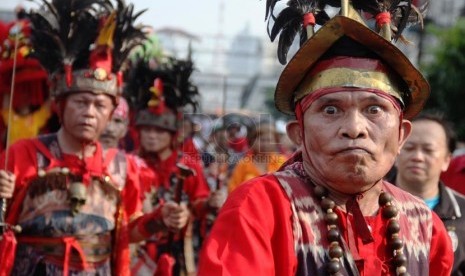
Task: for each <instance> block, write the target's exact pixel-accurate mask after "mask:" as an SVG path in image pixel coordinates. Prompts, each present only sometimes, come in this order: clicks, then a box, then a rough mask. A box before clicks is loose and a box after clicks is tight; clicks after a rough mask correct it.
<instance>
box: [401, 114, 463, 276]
mask: <svg viewBox="0 0 465 276" xmlns="http://www.w3.org/2000/svg"><path fill="white" fill-rule="evenodd" d="M455 147H456V136H455V133H454V131H453V129H452V127H451V125H450V124H449V122H447V121H446V120H444V119H443V118H442V116H440V115H437V114H429V113H424V114H420V115H419V116H416V117H415V118H414V119H412V134H411V135H410V136H409V138H408V139H407V141H406V142H405V145H404V146H403V147H402V150H401V151H400V154H399V156H398V157H397V160H396V168H397V175H396V176H394V179H393V180H394V181H392V183H394V184H395V185H396V186H398V187H399V188H402V189H404V190H405V191H407V192H409V193H411V194H412V195H416V196H418V197H419V198H421V199H423V200H424V201H425V203H426V204H427V205H428V207H429V208H430V209H431V210H433V211H434V212H435V213H436V214H438V216H439V217H440V218H441V220H442V221H443V222H444V225H445V226H446V229H447V232H448V234H449V236H450V239H451V241H452V249H453V250H454V267H453V269H452V273H451V275H463V274H464V273H465V217H464V216H463V215H462V213H463V212H465V197H464V196H463V195H461V194H459V193H458V192H455V191H454V190H452V189H451V188H449V187H447V186H445V185H444V183H443V182H441V181H440V179H439V177H440V175H441V172H443V171H445V170H447V167H448V166H449V163H450V160H451V157H452V152H454V150H455Z"/></svg>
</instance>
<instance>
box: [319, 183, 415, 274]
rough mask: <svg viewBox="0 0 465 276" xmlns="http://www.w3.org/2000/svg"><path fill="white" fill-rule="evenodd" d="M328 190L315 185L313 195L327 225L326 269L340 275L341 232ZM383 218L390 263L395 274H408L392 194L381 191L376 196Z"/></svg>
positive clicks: (334, 204) (342, 253)
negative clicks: (327, 248) (391, 253)
mask: <svg viewBox="0 0 465 276" xmlns="http://www.w3.org/2000/svg"><path fill="white" fill-rule="evenodd" d="M328 194H329V192H328V190H327V189H326V188H325V187H323V186H315V195H316V196H317V198H318V199H319V200H320V204H321V208H322V209H323V211H324V212H325V221H326V225H327V227H328V233H327V238H328V242H329V250H328V254H329V258H330V261H329V263H328V264H327V267H326V269H327V271H328V273H329V274H330V275H340V272H339V271H340V270H341V258H342V256H343V255H344V251H343V249H342V247H341V241H340V240H341V234H340V232H339V229H338V215H337V213H336V212H334V208H335V207H336V203H335V202H334V200H332V199H330V198H329V197H328ZM378 204H379V206H380V208H381V212H382V216H383V219H385V220H387V227H386V236H387V240H388V248H389V249H390V250H392V252H393V258H392V264H393V265H394V267H395V272H396V275H398V276H408V275H409V273H408V272H407V267H406V265H407V257H406V256H405V255H404V252H403V248H404V243H403V241H402V240H401V239H400V237H399V232H400V224H399V221H398V220H397V218H396V217H397V214H398V210H397V208H396V206H394V205H393V204H392V196H391V195H390V194H388V193H386V192H381V194H380V195H379V198H378Z"/></svg>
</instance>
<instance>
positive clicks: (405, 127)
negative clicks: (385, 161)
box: [397, 120, 412, 154]
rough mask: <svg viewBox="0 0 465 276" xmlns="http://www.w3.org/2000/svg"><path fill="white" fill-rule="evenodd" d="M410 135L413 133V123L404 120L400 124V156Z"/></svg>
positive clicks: (398, 151)
mask: <svg viewBox="0 0 465 276" xmlns="http://www.w3.org/2000/svg"><path fill="white" fill-rule="evenodd" d="M410 133H412V122H410V121H409V120H402V121H401V122H400V132H399V149H398V150H397V153H398V154H399V153H400V149H401V148H402V146H403V145H404V144H405V141H407V138H408V137H409V136H410Z"/></svg>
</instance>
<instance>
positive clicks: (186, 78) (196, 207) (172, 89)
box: [128, 58, 225, 275]
mask: <svg viewBox="0 0 465 276" xmlns="http://www.w3.org/2000/svg"><path fill="white" fill-rule="evenodd" d="M137 64H138V65H137V66H136V68H134V72H133V74H131V75H133V76H134V80H133V81H129V82H128V83H129V88H128V89H129V90H130V91H133V93H134V92H135V93H139V94H138V96H137V97H135V98H138V99H141V102H140V103H139V104H137V106H139V107H140V108H141V109H140V110H139V111H138V112H137V114H136V119H135V126H136V127H137V129H138V132H139V139H140V141H139V142H140V149H139V150H138V156H139V157H140V158H142V159H143V160H144V161H145V162H146V164H147V165H148V167H149V168H150V169H152V170H153V171H154V173H156V175H157V179H158V182H157V183H143V185H142V190H143V194H142V200H143V206H144V208H143V210H144V212H152V210H153V208H158V206H163V205H165V204H167V203H168V202H173V201H175V200H177V201H179V202H178V203H179V204H180V206H181V209H179V210H173V213H175V214H176V215H178V216H179V217H180V218H182V219H183V222H184V225H183V227H185V226H186V225H188V220H191V219H194V218H196V219H200V220H202V219H203V218H204V217H205V215H206V214H207V212H208V211H210V210H217V209H218V208H219V207H220V206H221V204H222V202H224V198H225V195H223V194H222V193H220V192H216V193H213V194H212V195H210V190H209V188H208V185H207V183H206V180H205V177H204V175H203V170H202V165H201V160H200V157H199V156H198V155H192V154H186V153H184V152H183V151H182V148H181V146H182V145H180V144H179V143H178V141H179V140H178V139H177V138H178V135H179V129H180V124H181V123H182V120H183V119H182V113H181V112H180V111H181V110H182V108H183V107H185V106H186V105H192V106H194V110H195V106H196V105H197V102H196V98H195V97H196V96H197V95H198V91H197V88H196V87H195V86H194V85H193V84H192V83H191V81H190V74H191V72H192V68H193V63H192V62H191V61H190V60H177V59H174V58H170V59H168V61H167V63H164V64H161V65H160V66H159V67H158V68H156V69H151V68H150V67H149V66H148V65H147V64H146V63H145V62H143V61H140V62H138V63H137ZM143 80H146V82H143ZM179 80H183V81H179ZM183 171H184V173H185V172H186V171H187V172H188V173H187V176H184V175H183ZM181 184H182V186H179V185H181ZM178 196H179V197H178ZM191 214H192V215H193V216H191ZM189 225H190V224H189ZM190 227H191V226H188V228H189V229H190ZM188 231H192V230H187V229H184V230H183V231H182V232H181V233H179V235H176V236H174V237H172V236H170V235H169V233H168V232H165V233H160V234H158V235H153V236H152V237H151V238H150V239H149V240H147V241H146V242H145V245H144V246H143V248H142V250H143V251H144V253H143V254H140V255H141V256H143V257H145V255H148V256H149V257H150V258H151V259H152V261H154V262H157V263H158V264H159V265H158V267H157V272H156V273H158V274H159V273H161V272H160V270H162V269H163V271H164V273H165V272H166V273H168V271H169V273H173V274H174V275H179V274H180V273H181V272H182V271H187V272H192V271H195V264H194V256H193V251H192V250H193V249H192V245H191V244H188V240H186V239H191V236H190V235H186V232H188ZM186 248H190V250H188V249H186ZM167 259H170V260H174V261H175V263H174V266H172V267H169V268H168V271H166V270H165V269H164V268H162V267H164V266H163V265H162V263H163V262H164V260H167ZM138 263H141V262H137V263H136V264H133V267H137V266H138ZM133 271H134V270H133ZM160 275H161V274H160Z"/></svg>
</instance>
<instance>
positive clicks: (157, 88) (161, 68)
mask: <svg viewBox="0 0 465 276" xmlns="http://www.w3.org/2000/svg"><path fill="white" fill-rule="evenodd" d="M193 71H194V64H193V62H192V61H191V60H190V59H189V60H179V59H175V58H167V59H166V60H165V62H163V63H161V64H158V65H157V67H156V68H151V67H150V64H149V63H148V62H147V61H145V60H144V59H143V58H141V59H139V60H138V61H137V62H136V63H135V64H134V68H133V69H132V70H130V72H129V78H128V83H127V87H126V89H125V91H126V93H127V95H126V96H127V98H129V99H131V103H132V105H133V106H134V107H135V109H136V110H139V112H138V114H137V116H136V125H137V126H142V125H152V126H157V127H160V128H164V129H168V130H170V131H177V127H178V126H177V124H178V122H179V120H180V115H181V114H182V109H183V108H186V107H188V106H190V108H191V110H192V111H193V112H195V111H196V110H197V108H198V107H199V104H198V96H199V92H198V89H197V86H195V85H194V84H193V83H192V80H191V75H192V72H193Z"/></svg>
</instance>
